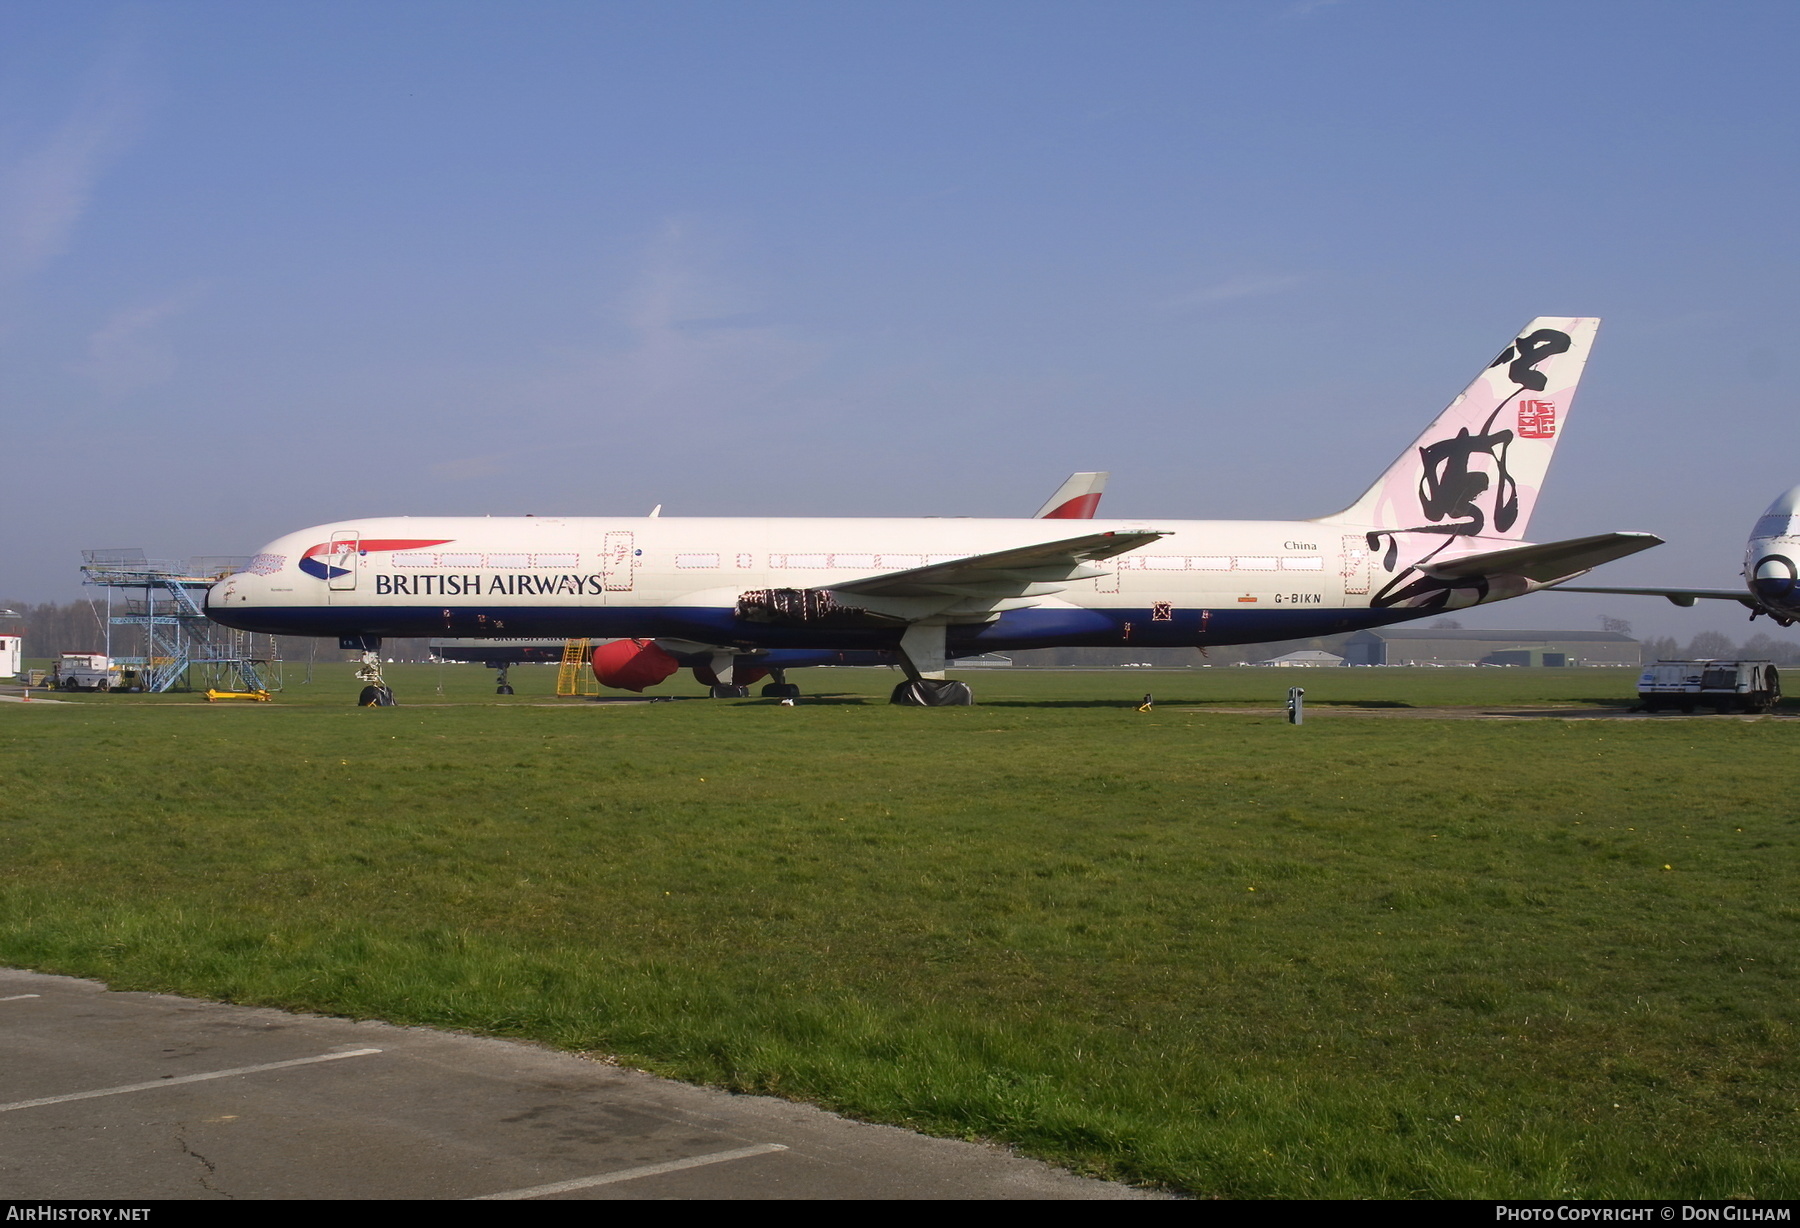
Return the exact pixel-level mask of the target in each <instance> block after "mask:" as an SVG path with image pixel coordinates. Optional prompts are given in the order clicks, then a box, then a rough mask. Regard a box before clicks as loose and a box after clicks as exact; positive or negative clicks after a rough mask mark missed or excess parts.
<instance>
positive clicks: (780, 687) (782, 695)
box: [762, 682, 800, 699]
mask: <svg viewBox="0 0 1800 1228" xmlns="http://www.w3.org/2000/svg"><path fill="white" fill-rule="evenodd" d="M762 697H763V698H764V699H799V698H800V684H799V683H797V682H771V683H769V684H768V685H767V686H765V687H763V689H762Z"/></svg>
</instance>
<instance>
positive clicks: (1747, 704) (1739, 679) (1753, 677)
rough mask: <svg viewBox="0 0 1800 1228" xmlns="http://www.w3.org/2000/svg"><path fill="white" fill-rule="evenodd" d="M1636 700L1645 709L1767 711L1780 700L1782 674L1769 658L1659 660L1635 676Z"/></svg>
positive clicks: (1655, 710) (1649, 710) (1650, 710)
mask: <svg viewBox="0 0 1800 1228" xmlns="http://www.w3.org/2000/svg"><path fill="white" fill-rule="evenodd" d="M1638 700H1639V701H1640V703H1641V706H1642V707H1643V709H1644V711H1646V712H1658V711H1661V710H1662V709H1664V708H1679V709H1680V710H1681V711H1683V712H1692V711H1693V710H1694V709H1695V708H1697V707H1699V706H1700V705H1702V704H1705V705H1707V706H1708V707H1711V708H1714V709H1716V710H1718V711H1720V712H1729V711H1731V710H1732V709H1733V708H1738V709H1741V710H1743V711H1745V712H1768V711H1770V710H1772V709H1773V708H1774V707H1775V706H1776V705H1777V704H1779V703H1780V702H1781V673H1780V671H1779V670H1777V669H1776V668H1775V666H1774V664H1773V663H1771V662H1768V661H1658V662H1656V664H1654V665H1647V666H1645V667H1644V672H1643V674H1641V675H1640V676H1639V677H1638Z"/></svg>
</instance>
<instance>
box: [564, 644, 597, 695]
mask: <svg viewBox="0 0 1800 1228" xmlns="http://www.w3.org/2000/svg"><path fill="white" fill-rule="evenodd" d="M592 644H593V641H592V640H570V641H568V642H567V643H566V644H564V645H563V655H562V664H561V665H559V666H557V668H556V693H557V694H558V695H598V694H599V693H600V683H599V680H598V679H596V678H595V677H594V675H593V673H592V671H588V672H587V674H586V677H583V676H582V675H583V670H584V667H585V666H586V665H587V661H588V655H589V653H590V651H591V647H590V646H591V645H592Z"/></svg>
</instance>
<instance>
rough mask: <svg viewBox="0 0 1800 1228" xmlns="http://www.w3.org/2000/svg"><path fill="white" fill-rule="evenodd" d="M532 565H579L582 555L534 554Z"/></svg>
mask: <svg viewBox="0 0 1800 1228" xmlns="http://www.w3.org/2000/svg"><path fill="white" fill-rule="evenodd" d="M531 565H532V566H533V567H579V566H580V565H581V556H580V555H579V554H534V555H532V556H531ZM445 566H449V564H445Z"/></svg>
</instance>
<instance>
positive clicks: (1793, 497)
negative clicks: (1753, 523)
mask: <svg viewBox="0 0 1800 1228" xmlns="http://www.w3.org/2000/svg"><path fill="white" fill-rule="evenodd" d="M1796 513H1800V486H1796V487H1794V488H1793V489H1792V490H1790V491H1788V492H1787V493H1785V494H1783V495H1781V496H1780V497H1779V498H1777V499H1776V500H1775V502H1773V503H1771V504H1769V510H1768V511H1766V512H1764V513H1763V515H1765V516H1792V515H1795V514H1796Z"/></svg>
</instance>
